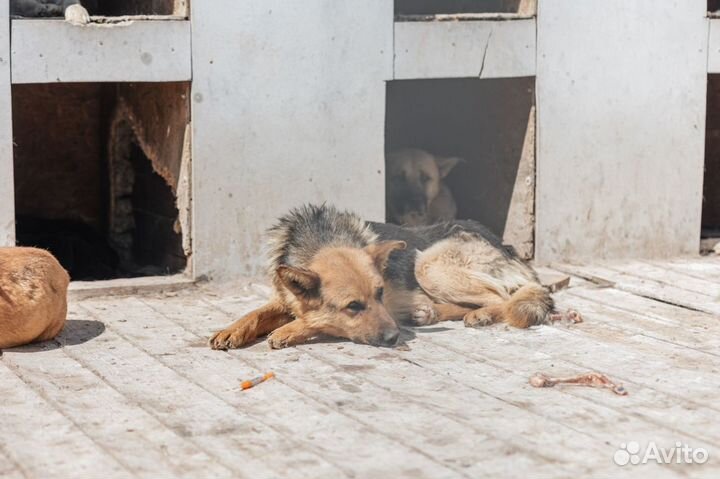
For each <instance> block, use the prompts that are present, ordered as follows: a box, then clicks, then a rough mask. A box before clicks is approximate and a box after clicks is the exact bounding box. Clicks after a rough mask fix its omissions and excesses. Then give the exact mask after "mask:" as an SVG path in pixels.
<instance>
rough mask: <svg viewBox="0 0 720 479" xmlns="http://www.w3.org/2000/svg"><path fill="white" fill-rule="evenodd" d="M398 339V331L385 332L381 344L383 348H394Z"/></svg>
mask: <svg viewBox="0 0 720 479" xmlns="http://www.w3.org/2000/svg"><path fill="white" fill-rule="evenodd" d="M398 339H400V331H398V330H397V329H396V330H390V331H385V332H384V333H383V335H382V344H383V346H395V344H397V342H398Z"/></svg>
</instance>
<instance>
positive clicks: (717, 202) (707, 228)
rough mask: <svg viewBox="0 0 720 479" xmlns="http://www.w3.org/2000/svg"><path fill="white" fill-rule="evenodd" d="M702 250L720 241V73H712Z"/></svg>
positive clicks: (706, 138)
mask: <svg viewBox="0 0 720 479" xmlns="http://www.w3.org/2000/svg"><path fill="white" fill-rule="evenodd" d="M705 128H706V131H705V178H704V181H703V206H702V230H701V240H703V241H701V250H704V251H707V250H708V249H709V248H711V247H712V246H714V244H715V243H718V242H720V74H718V75H708V94H707V122H706V126H705Z"/></svg>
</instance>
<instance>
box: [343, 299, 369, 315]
mask: <svg viewBox="0 0 720 479" xmlns="http://www.w3.org/2000/svg"><path fill="white" fill-rule="evenodd" d="M345 308H346V309H347V310H348V311H350V312H352V313H359V312H360V311H365V305H364V304H363V303H361V302H360V301H353V302H351V303H350V304H348V305H347V306H346V307H345Z"/></svg>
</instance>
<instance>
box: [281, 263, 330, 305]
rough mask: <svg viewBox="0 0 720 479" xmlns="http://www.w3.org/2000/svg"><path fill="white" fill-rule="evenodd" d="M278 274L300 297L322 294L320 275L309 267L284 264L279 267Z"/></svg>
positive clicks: (305, 297) (284, 283) (288, 287)
mask: <svg viewBox="0 0 720 479" xmlns="http://www.w3.org/2000/svg"><path fill="white" fill-rule="evenodd" d="M277 275H278V277H279V278H280V281H282V284H283V285H285V287H286V288H287V289H289V290H290V291H291V292H292V294H294V295H295V296H297V297H298V298H301V299H311V298H315V297H317V296H318V295H319V294H320V276H318V275H317V274H316V273H314V272H312V271H310V270H309V269H305V268H296V267H294V266H285V265H283V266H280V267H278V269H277Z"/></svg>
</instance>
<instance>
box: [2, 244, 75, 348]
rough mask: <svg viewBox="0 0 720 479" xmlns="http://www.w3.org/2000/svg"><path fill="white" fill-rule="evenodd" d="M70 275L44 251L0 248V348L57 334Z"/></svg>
mask: <svg viewBox="0 0 720 479" xmlns="http://www.w3.org/2000/svg"><path fill="white" fill-rule="evenodd" d="M69 283H70V277H69V276H68V274H67V272H66V271H65V270H64V269H63V267H62V266H60V263H58V262H57V260H56V259H55V258H54V257H53V256H52V255H51V254H50V253H48V252H47V251H45V250H41V249H36V248H0V349H1V348H11V347H14V346H21V345H23V344H28V343H32V342H35V341H46V340H49V339H52V338H54V337H55V336H57V335H58V334H59V333H60V331H61V330H62V328H63V326H64V325H65V318H66V316H67V289H68V284H69Z"/></svg>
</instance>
